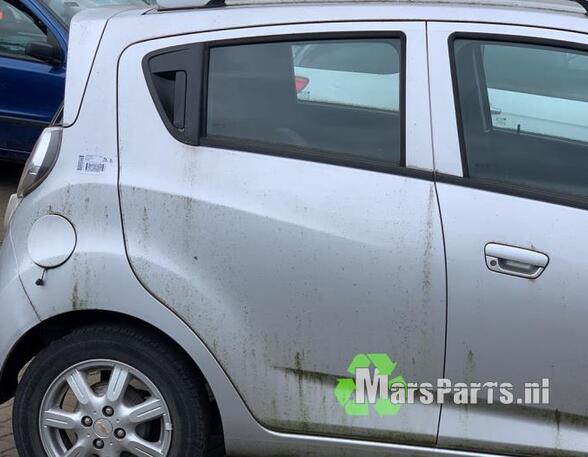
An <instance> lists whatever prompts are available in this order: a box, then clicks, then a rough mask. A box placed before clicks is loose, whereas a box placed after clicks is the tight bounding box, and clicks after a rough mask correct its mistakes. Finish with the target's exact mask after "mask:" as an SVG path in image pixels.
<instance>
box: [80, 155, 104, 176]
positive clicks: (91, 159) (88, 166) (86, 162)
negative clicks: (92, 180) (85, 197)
mask: <svg viewBox="0 0 588 457" xmlns="http://www.w3.org/2000/svg"><path fill="white" fill-rule="evenodd" d="M110 164H112V159H109V158H108V157H103V156H99V155H81V156H78V167H77V171H78V172H80V173H84V174H92V175H99V174H101V173H104V172H105V171H106V167H107V166H108V165H110Z"/></svg>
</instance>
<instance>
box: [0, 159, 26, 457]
mask: <svg viewBox="0 0 588 457" xmlns="http://www.w3.org/2000/svg"><path fill="white" fill-rule="evenodd" d="M20 172H21V167H20V166H16V165H12V164H5V163H0V243H1V241H2V239H4V223H3V221H4V210H5V209H6V203H8V197H10V194H12V193H14V192H16V185H17V184H18V179H19V177H20ZM11 406H12V403H11V402H10V403H7V404H5V405H3V406H1V407H0V457H18V454H17V453H16V449H15V447H14V441H13V439H12V427H11V424H10V418H11V413H12V408H11Z"/></svg>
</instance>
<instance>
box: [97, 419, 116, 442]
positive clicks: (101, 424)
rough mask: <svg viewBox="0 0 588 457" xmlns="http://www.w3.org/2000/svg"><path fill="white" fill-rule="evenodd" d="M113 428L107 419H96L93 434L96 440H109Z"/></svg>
mask: <svg viewBox="0 0 588 457" xmlns="http://www.w3.org/2000/svg"><path fill="white" fill-rule="evenodd" d="M112 431H113V426H112V424H111V423H110V421H109V420H108V419H98V420H97V421H96V422H94V433H96V436H97V437H98V438H102V439H104V438H110V436H111V435H112Z"/></svg>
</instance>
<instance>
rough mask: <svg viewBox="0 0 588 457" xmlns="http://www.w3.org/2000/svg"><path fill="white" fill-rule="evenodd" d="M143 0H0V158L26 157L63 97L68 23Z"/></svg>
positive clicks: (21, 158) (142, 3)
mask: <svg viewBox="0 0 588 457" xmlns="http://www.w3.org/2000/svg"><path fill="white" fill-rule="evenodd" d="M121 4H135V5H144V4H145V2H143V1H142V0H128V1H127V0H120V1H117V0H113V1H110V0H109V1H100V0H96V1H88V0H84V1H76V2H69V1H65V0H50V1H47V2H45V1H43V0H0V81H2V84H0V160H2V159H3V160H15V161H24V160H26V158H27V157H28V155H29V152H30V151H31V149H32V148H33V145H34V144H35V141H37V138H38V136H39V134H40V133H41V131H42V130H43V129H44V128H45V127H47V126H48V125H49V122H50V121H51V119H52V118H53V116H54V115H55V112H56V111H57V108H58V107H59V105H60V104H61V103H62V102H63V93H64V86H65V69H66V53H67V40H68V28H69V22H70V21H71V18H72V17H73V15H74V14H75V13H77V12H78V11H80V10H83V9H86V8H90V7H96V6H101V5H121Z"/></svg>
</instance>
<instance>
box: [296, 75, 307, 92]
mask: <svg viewBox="0 0 588 457" xmlns="http://www.w3.org/2000/svg"><path fill="white" fill-rule="evenodd" d="M309 82H310V79H308V78H305V77H304V76H296V79H295V82H294V84H295V87H296V93H297V94H299V93H300V92H302V91H303V90H304V89H305V88H306V86H308V83H309Z"/></svg>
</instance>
